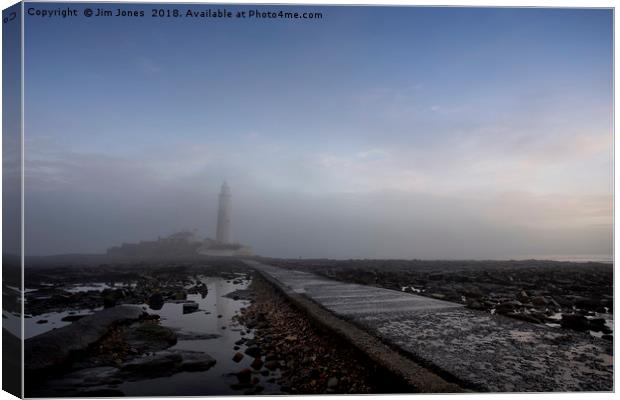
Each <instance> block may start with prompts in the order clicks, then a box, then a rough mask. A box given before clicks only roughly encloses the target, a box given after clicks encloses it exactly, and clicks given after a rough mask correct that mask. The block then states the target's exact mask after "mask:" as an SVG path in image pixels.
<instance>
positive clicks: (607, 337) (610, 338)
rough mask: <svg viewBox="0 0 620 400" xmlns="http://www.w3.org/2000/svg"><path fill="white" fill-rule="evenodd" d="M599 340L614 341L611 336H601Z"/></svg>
mask: <svg viewBox="0 0 620 400" xmlns="http://www.w3.org/2000/svg"><path fill="white" fill-rule="evenodd" d="M601 338H603V339H605V340H609V341H613V340H614V336H613V335H607V334H606V335H603V336H601Z"/></svg>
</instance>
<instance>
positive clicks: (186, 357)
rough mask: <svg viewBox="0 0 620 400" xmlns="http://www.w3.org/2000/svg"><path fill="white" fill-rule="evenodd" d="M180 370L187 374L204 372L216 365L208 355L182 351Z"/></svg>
mask: <svg viewBox="0 0 620 400" xmlns="http://www.w3.org/2000/svg"><path fill="white" fill-rule="evenodd" d="M182 356H183V362H182V363H181V369H182V370H183V371H188V372H197V371H206V370H208V369H209V368H211V367H212V366H214V365H215V364H216V361H215V359H214V358H213V357H211V356H210V355H208V354H206V353H203V352H200V351H184V352H183V354H182Z"/></svg>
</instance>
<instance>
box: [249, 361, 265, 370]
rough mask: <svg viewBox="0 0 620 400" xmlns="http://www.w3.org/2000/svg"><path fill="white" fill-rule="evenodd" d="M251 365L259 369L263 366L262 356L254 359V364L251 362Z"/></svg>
mask: <svg viewBox="0 0 620 400" xmlns="http://www.w3.org/2000/svg"><path fill="white" fill-rule="evenodd" d="M250 367H252V368H254V369H256V370H259V369H261V368H262V367H263V360H261V359H260V358H255V359H254V361H252V364H250Z"/></svg>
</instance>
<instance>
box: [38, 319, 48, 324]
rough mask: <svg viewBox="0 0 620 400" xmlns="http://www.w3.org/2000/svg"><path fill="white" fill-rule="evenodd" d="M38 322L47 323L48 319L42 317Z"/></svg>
mask: <svg viewBox="0 0 620 400" xmlns="http://www.w3.org/2000/svg"><path fill="white" fill-rule="evenodd" d="M37 324H47V320H46V319H40V320H38V321H37Z"/></svg>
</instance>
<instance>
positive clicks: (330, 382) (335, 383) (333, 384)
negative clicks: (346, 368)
mask: <svg viewBox="0 0 620 400" xmlns="http://www.w3.org/2000/svg"><path fill="white" fill-rule="evenodd" d="M336 386H338V378H336V377H335V376H333V377H331V378H329V380H328V381H327V388H328V389H335V388H336Z"/></svg>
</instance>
